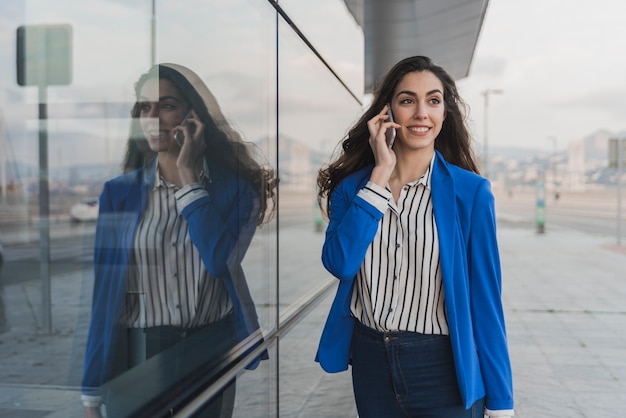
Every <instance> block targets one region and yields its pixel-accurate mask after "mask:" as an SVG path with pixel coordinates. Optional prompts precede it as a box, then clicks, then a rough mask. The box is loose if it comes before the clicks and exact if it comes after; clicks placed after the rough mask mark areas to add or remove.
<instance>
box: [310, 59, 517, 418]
mask: <svg viewBox="0 0 626 418" xmlns="http://www.w3.org/2000/svg"><path fill="white" fill-rule="evenodd" d="M462 104H463V102H462V101H461V98H460V97H459V95H458V92H457V89H456V86H455V83H454V80H453V79H452V78H451V77H450V76H449V75H448V74H447V73H446V72H445V70H443V69H442V68H441V67H439V66H436V65H434V64H433V63H432V62H431V60H430V59H428V58H426V57H411V58H407V59H405V60H402V61H400V62H399V63H398V64H396V65H395V66H394V67H393V68H392V69H391V70H390V71H389V73H388V74H387V76H386V77H385V78H384V80H383V81H382V83H381V85H380V87H379V89H378V91H377V93H376V94H375V97H374V100H373V102H372V105H371V107H370V108H369V109H368V110H367V111H366V112H365V114H364V115H363V116H362V117H361V119H360V120H359V121H358V122H357V124H356V125H355V126H354V127H353V128H352V129H351V130H350V132H349V134H348V137H347V139H345V140H344V141H343V144H342V145H343V146H342V153H341V155H339V156H338V158H337V160H335V161H333V162H332V163H331V164H330V166H329V167H327V168H325V169H323V170H321V171H320V175H319V178H318V184H319V187H320V191H319V196H320V198H325V197H327V196H329V197H330V202H329V215H330V223H329V225H328V229H327V232H326V240H325V242H324V247H323V254H322V260H323V262H324V265H325V266H326V268H327V269H328V270H329V271H330V272H331V273H332V274H333V275H335V276H336V277H338V278H339V279H340V282H339V288H338V290H337V296H336V298H335V301H334V303H333V305H332V307H331V311H330V314H329V317H328V321H327V323H326V327H325V329H324V332H323V334H322V338H321V342H320V345H319V350H318V353H317V354H318V356H317V359H318V360H319V361H320V363H321V365H322V367H323V368H324V369H325V370H327V371H329V372H339V371H342V370H345V369H347V368H348V364H349V363H350V364H351V365H352V380H353V386H354V394H355V399H356V404H357V409H358V411H359V416H360V417H361V418H368V417H375V418H379V417H387V418H394V417H407V416H411V417H426V416H428V417H441V418H461V417H476V416H480V417H482V416H483V408H486V413H487V415H489V416H494V417H495V416H498V417H509V416H512V415H513V411H512V408H513V389H512V378H511V366H510V363H509V355H508V349H507V342H506V334H505V326H504V318H503V312H502V304H501V296H500V287H501V274H500V264H499V254H498V246H497V242H496V229H495V219H494V200H493V195H492V194H491V192H490V189H489V182H488V181H487V180H486V179H484V178H482V177H480V176H478V175H477V174H476V173H477V171H478V170H477V167H476V163H475V161H474V157H473V155H472V152H471V148H470V136H469V133H468V130H467V128H466V126H465V121H464V116H463V112H462V110H463V109H462V107H461V106H462ZM388 107H390V110H391V114H392V115H393V118H394V121H392V120H390V117H389V116H388V115H387V110H388ZM392 128H393V129H396V130H397V137H396V138H395V142H394V143H393V144H392V145H390V144H389V143H388V142H387V140H386V135H385V134H386V132H387V131H388V130H391V129H392Z"/></svg>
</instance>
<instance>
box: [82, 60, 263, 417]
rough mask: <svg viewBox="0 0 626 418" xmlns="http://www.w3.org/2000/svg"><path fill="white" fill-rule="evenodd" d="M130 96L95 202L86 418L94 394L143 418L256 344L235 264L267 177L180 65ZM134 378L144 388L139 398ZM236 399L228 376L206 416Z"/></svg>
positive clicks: (226, 410) (255, 326) (162, 68)
mask: <svg viewBox="0 0 626 418" xmlns="http://www.w3.org/2000/svg"><path fill="white" fill-rule="evenodd" d="M135 93H136V97H137V102H136V103H135V105H134V107H133V109H132V122H131V135H130V139H129V142H128V149H127V154H126V158H125V161H124V169H125V171H126V174H124V175H122V176H120V177H117V178H115V179H113V180H111V181H109V182H107V183H106V184H105V186H104V190H103V192H102V194H101V196H100V213H99V216H98V223H97V228H96V242H95V250H94V265H95V283H94V298H93V307H92V319H91V325H90V330H89V337H88V341H87V350H86V358H85V368H84V374H83V403H84V404H85V405H86V407H87V409H86V411H87V415H88V416H100V404H101V403H102V401H103V395H104V396H105V400H106V403H107V405H106V406H107V414H108V415H109V416H115V417H118V416H127V415H131V414H136V413H138V412H137V411H138V409H137V408H144V409H142V411H143V412H142V413H144V414H148V412H146V411H149V408H150V404H154V403H155V402H154V401H155V400H160V399H158V398H161V396H160V395H161V394H162V393H169V394H170V395H172V394H173V393H174V391H175V390H179V389H180V385H176V384H177V382H179V381H181V380H182V379H185V378H189V376H191V375H192V374H193V373H196V374H198V373H204V374H206V373H207V372H210V371H211V369H210V368H209V367H210V366H211V364H212V362H215V361H217V359H219V358H220V357H221V356H223V355H224V354H225V353H226V352H227V351H229V350H230V349H232V348H233V347H234V346H235V345H237V344H238V343H240V342H242V341H244V340H247V345H245V346H243V348H244V349H245V350H249V349H251V348H253V347H254V345H255V344H254V343H256V344H258V343H259V342H260V339H261V336H260V330H259V328H260V327H259V323H258V319H257V316H256V311H255V307H254V303H253V301H252V298H251V296H250V293H249V290H248V287H247V284H246V281H245V277H244V274H243V270H242V268H241V261H242V259H243V257H244V255H245V253H246V250H247V248H248V245H249V244H250V241H251V239H252V236H253V234H254V232H255V229H256V227H257V226H258V225H260V224H261V223H262V222H263V221H264V220H265V219H266V216H267V215H271V208H272V207H273V205H268V203H271V200H272V199H273V197H274V186H275V182H274V180H273V177H272V172H271V171H270V170H268V169H265V168H263V167H262V166H260V165H259V164H257V163H256V162H255V160H254V158H253V156H252V154H251V153H250V151H249V150H248V149H247V148H246V144H245V143H244V142H243V141H242V140H241V138H240V136H239V135H238V134H237V132H235V131H234V130H233V129H232V128H231V127H230V126H229V124H228V122H227V121H226V119H225V117H224V116H223V114H222V112H221V110H220V108H219V106H218V104H217V102H216V100H215V98H214V97H213V95H212V94H211V93H210V91H209V90H208V88H207V87H206V85H205V84H204V83H203V82H202V81H201V80H200V78H199V77H198V76H197V75H196V74H194V73H193V72H192V71H190V70H189V69H187V68H185V67H182V66H179V65H176V64H161V65H157V66H154V67H153V68H151V69H150V71H149V72H148V73H146V74H144V75H143V76H142V77H141V78H140V79H139V80H138V82H137V83H136V86H135ZM251 336H252V338H250V337H251ZM250 341H252V343H250ZM241 352H242V351H239V353H241ZM157 354H161V356H158V357H157V356H156V355H157ZM159 357H161V359H159ZM252 366H254V364H253V365H252ZM213 367H215V365H214V364H213ZM133 379H138V380H140V381H141V383H142V387H141V388H137V390H136V392H133V390H134V389H135V386H136V385H133V384H132V383H131V382H133ZM129 393H132V395H131V394H129ZM144 396H145V398H143V397H144ZM157 403H158V402H157ZM233 403H234V381H233V383H232V384H231V385H230V386H228V387H227V388H226V389H225V391H223V392H222V393H221V394H219V396H217V397H216V398H215V399H214V400H213V402H212V403H211V404H210V405H209V406H208V407H207V409H206V410H205V411H204V415H203V416H211V417H213V416H229V415H230V413H231V412H232V406H233ZM145 408H148V409H145ZM152 412H154V411H151V412H150V413H152Z"/></svg>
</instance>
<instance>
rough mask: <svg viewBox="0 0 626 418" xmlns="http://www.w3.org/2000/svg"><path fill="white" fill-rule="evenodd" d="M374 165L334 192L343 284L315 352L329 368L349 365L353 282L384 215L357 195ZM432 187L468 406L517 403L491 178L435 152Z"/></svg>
mask: <svg viewBox="0 0 626 418" xmlns="http://www.w3.org/2000/svg"><path fill="white" fill-rule="evenodd" d="M372 169H373V166H371V167H367V168H365V169H362V170H360V171H358V172H356V173H353V174H351V175H350V176H348V177H346V178H345V179H344V180H343V181H342V182H341V183H340V184H339V185H338V186H337V188H336V189H335V190H334V191H333V192H332V195H331V197H330V222H329V224H328V228H327V230H326V240H325V242H324V247H323V250H322V262H323V263H324V266H325V267H326V269H328V271H329V272H331V273H332V274H333V275H334V276H335V277H337V278H338V279H339V286H338V289H337V294H336V296H335V299H334V301H333V304H332V306H331V309H330V313H329V315H328V319H327V321H326V325H325V326H324V330H323V332H322V336H321V340H320V343H319V347H318V351H317V356H316V360H317V361H319V362H320V364H321V366H322V368H323V369H324V370H326V371H327V372H340V371H343V370H346V369H347V368H348V364H349V362H350V344H351V339H352V330H353V327H354V321H355V319H354V318H353V317H352V316H351V314H350V302H351V298H352V286H353V281H354V277H355V276H356V274H357V272H358V270H359V268H360V267H361V263H362V262H363V258H364V257H365V252H366V250H367V248H368V246H369V245H370V243H371V242H372V240H373V239H374V236H375V234H376V231H377V229H378V224H379V221H380V220H381V218H382V216H383V214H382V213H380V211H378V210H377V209H376V208H375V207H373V206H372V205H371V204H369V203H368V202H366V201H365V200H363V199H361V198H360V197H358V196H357V193H358V192H359V190H360V189H362V188H363V187H364V186H365V184H366V183H367V181H368V180H369V178H370V174H371V171H372ZM431 186H432V199H433V211H434V216H435V222H436V226H437V232H438V235H439V251H440V262H441V269H442V276H443V288H444V294H445V300H446V310H447V316H448V322H449V324H448V325H449V329H450V340H451V343H452V351H453V354H454V362H455V366H456V373H457V380H458V383H459V389H460V391H461V395H462V397H463V401H464V403H465V407H466V408H469V407H471V405H472V404H473V403H474V402H475V401H477V400H478V399H480V398H482V397H486V407H487V408H488V409H491V410H502V409H513V383H512V375H511V365H510V361H509V354H508V348H507V341H506V331H505V324H504V315H503V311H502V303H501V271H500V257H499V252H498V245H497V241H496V222H495V211H494V198H493V195H492V193H491V190H490V185H489V182H488V181H487V180H486V179H484V178H483V177H480V176H478V175H476V174H474V173H471V172H469V171H466V170H463V169H461V168H459V167H457V166H454V165H452V164H449V163H447V162H446V161H445V160H444V159H443V157H442V155H441V154H440V153H439V152H438V151H435V162H434V167H433V172H432V181H431Z"/></svg>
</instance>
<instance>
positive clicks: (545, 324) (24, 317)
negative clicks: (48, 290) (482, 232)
mask: <svg viewBox="0 0 626 418" xmlns="http://www.w3.org/2000/svg"><path fill="white" fill-rule="evenodd" d="M309 229H310V228H307V229H306V230H305V229H303V230H302V231H297V230H296V231H294V234H295V235H294V236H293V237H292V239H293V242H300V243H301V244H300V245H304V244H302V243H305V242H306V243H307V245H311V246H313V247H317V246H318V245H319V242H321V236H320V235H319V234H314V233H312V232H310V231H309ZM499 235H500V247H501V254H502V264H503V273H504V304H505V310H506V319H507V323H508V332H509V343H510V351H511V356H512V362H513V370H514V378H515V393H516V412H517V414H516V415H517V416H518V417H522V418H524V417H527V418H535V417H553V416H554V417H556V416H559V417H568V418H577V417H589V418H592V417H593V418H595V417H601V418H610V417H621V416H623V411H624V410H626V332H624V330H625V327H624V322H625V321H626V250H625V249H624V247H620V248H617V247H615V245H614V244H615V240H614V238H613V237H607V236H596V235H591V234H583V233H578V232H574V231H571V230H565V229H555V228H550V227H549V226H548V228H547V231H546V233H545V234H536V233H535V231H534V229H533V228H532V225H531V226H530V227H529V225H528V223H527V222H521V223H517V222H508V221H507V219H506V217H503V218H502V222H501V225H500V229H499ZM285 239H286V238H285ZM307 248H308V247H307ZM296 250H297V248H296V247H295V244H294V247H293V248H292V251H296ZM312 262H313V261H312ZM302 271H303V272H304V271H306V267H305V268H303V269H302ZM315 274H317V273H315ZM83 281H84V275H83V274H82V273H80V274H68V275H65V276H61V277H54V279H53V289H52V291H53V294H54V295H55V297H54V305H53V310H54V318H55V319H54V323H55V324H56V325H55V327H54V333H53V334H42V333H38V332H37V326H38V324H39V323H40V322H39V321H40V320H39V319H38V315H39V313H38V303H39V298H40V296H39V287H38V284H37V283H27V284H24V285H20V284H15V285H10V286H7V287H5V289H4V292H5V301H6V302H7V305H8V318H9V321H10V326H11V328H10V330H9V331H8V332H6V333H3V334H0V416H3V417H4V416H7V417H18V418H20V417H29V418H35V417H50V418H52V417H58V418H61V417H63V418H68V417H78V416H82V409H81V408H80V406H79V402H78V397H79V395H78V391H77V387H76V386H75V382H76V380H75V376H77V375H78V374H79V373H80V362H81V358H80V352H81V350H82V346H81V343H80V341H82V339H83V337H84V336H83V335H81V332H82V331H80V330H81V329H83V328H81V326H78V327H77V324H79V325H80V324H81V323H83V322H84V321H85V319H86V318H85V312H86V304H85V303H81V301H83V302H84V301H85V300H88V298H87V299H86V295H84V294H83V295H81V286H80V283H81V282H83ZM329 303H330V298H327V299H326V300H325V301H324V303H323V304H322V305H320V306H319V307H318V308H317V309H316V310H315V311H314V312H313V313H312V314H311V315H310V316H309V317H307V318H306V319H304V320H303V321H302V322H301V323H300V324H299V325H298V326H297V327H296V328H294V329H293V330H292V331H291V332H290V333H289V334H287V335H286V336H285V337H284V338H283V340H282V342H281V347H280V359H281V363H280V376H281V379H280V393H281V397H280V407H279V408H280V411H281V414H280V415H281V417H290V418H291V417H300V418H302V417H311V418H314V417H315V418H319V417H337V418H339V417H354V416H355V408H354V404H353V402H352V398H351V388H350V375H349V374H348V373H341V374H336V375H328V374H325V373H323V372H322V371H321V370H320V369H319V367H318V366H317V364H315V363H314V362H313V361H312V358H313V356H314V352H315V348H316V344H317V339H318V337H319V334H320V331H321V327H322V324H323V320H324V317H325V314H326V311H327V309H328V305H329ZM77 330H78V331H77ZM276 357H277V356H276V355H274V356H273V359H274V360H270V361H267V362H264V366H263V367H261V368H260V369H257V370H256V371H254V372H251V373H245V374H244V375H243V376H241V378H240V379H239V384H238V393H237V412H236V416H237V417H242V418H250V417H264V416H269V415H268V411H270V410H274V409H273V408H275V405H274V403H273V401H274V399H273V398H272V397H271V396H270V393H272V390H274V389H275V383H274V380H273V378H272V376H275V370H276V369H275V367H276V363H275V359H276ZM68 377H69V379H68Z"/></svg>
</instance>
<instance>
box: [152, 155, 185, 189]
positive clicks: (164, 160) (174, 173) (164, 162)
mask: <svg viewBox="0 0 626 418" xmlns="http://www.w3.org/2000/svg"><path fill="white" fill-rule="evenodd" d="M176 159H177V156H175V155H172V154H170V153H168V152H159V155H158V164H159V175H160V176H161V177H163V178H164V179H165V181H167V182H168V183H172V184H175V185H176V186H178V187H181V185H182V181H181V179H180V174H179V172H178V168H177V167H176Z"/></svg>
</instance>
